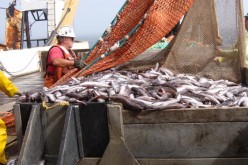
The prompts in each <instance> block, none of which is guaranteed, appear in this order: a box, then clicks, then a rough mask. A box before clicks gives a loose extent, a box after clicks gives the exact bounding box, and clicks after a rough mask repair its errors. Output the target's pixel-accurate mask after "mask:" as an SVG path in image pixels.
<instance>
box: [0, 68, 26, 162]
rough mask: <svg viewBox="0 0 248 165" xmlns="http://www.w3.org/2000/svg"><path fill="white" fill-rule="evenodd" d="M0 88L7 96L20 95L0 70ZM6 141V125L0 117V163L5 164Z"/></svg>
mask: <svg viewBox="0 0 248 165" xmlns="http://www.w3.org/2000/svg"><path fill="white" fill-rule="evenodd" d="M0 90H1V91H3V92H4V93H5V94H6V95H7V96H9V97H13V96H14V95H22V93H23V92H22V91H20V90H19V89H18V88H17V87H16V86H15V85H14V84H13V83H12V82H11V81H10V80H9V79H8V78H7V77H6V76H5V75H4V73H3V72H2V71H1V70H0ZM6 142H7V132H6V126H5V123H4V122H3V120H2V119H0V164H6V162H7V161H6V158H5V153H4V149H5V145H6Z"/></svg>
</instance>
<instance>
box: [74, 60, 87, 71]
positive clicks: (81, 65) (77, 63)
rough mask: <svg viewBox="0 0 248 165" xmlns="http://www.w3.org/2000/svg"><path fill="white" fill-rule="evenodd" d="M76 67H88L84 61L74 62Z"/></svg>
mask: <svg viewBox="0 0 248 165" xmlns="http://www.w3.org/2000/svg"><path fill="white" fill-rule="evenodd" d="M74 66H75V67H76V68H79V69H82V68H83V67H85V66H86V64H85V62H84V61H83V60H74Z"/></svg>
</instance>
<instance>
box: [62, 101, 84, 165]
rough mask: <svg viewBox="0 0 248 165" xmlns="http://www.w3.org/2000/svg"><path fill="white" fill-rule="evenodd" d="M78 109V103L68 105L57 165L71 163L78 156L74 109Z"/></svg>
mask: <svg viewBox="0 0 248 165" xmlns="http://www.w3.org/2000/svg"><path fill="white" fill-rule="evenodd" d="M78 109H79V106H78V105H74V106H73V105H72V106H69V107H68V110H67V113H66V119H65V122H64V123H65V124H64V131H63V135H62V139H61V144H60V149H59V156H58V161H57V165H63V164H66V165H73V164H75V163H76V162H77V161H78V160H79V158H80V153H79V146H78V137H77V129H76V121H75V110H78Z"/></svg>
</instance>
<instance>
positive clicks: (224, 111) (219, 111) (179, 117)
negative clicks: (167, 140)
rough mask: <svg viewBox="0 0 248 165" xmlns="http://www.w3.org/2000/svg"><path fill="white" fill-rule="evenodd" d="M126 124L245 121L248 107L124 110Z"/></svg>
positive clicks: (247, 119) (247, 115)
mask: <svg viewBox="0 0 248 165" xmlns="http://www.w3.org/2000/svg"><path fill="white" fill-rule="evenodd" d="M122 112H123V121H124V124H138V123H141V124H149V123H150V124H151V123H204V122H245V121H248V108H237V107H236V108H212V109H203V108H202V109H177V110H161V111H142V112H134V111H129V110H123V111H122Z"/></svg>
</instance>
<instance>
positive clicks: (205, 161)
mask: <svg viewBox="0 0 248 165" xmlns="http://www.w3.org/2000/svg"><path fill="white" fill-rule="evenodd" d="M137 160H138V162H139V163H140V164H141V165H246V164H248V159H247V158H199V159H152V158H151V159H149V158H147V159H142V158H140V159H137ZM99 161H100V158H82V159H81V160H80V161H79V162H78V163H76V165H97V164H98V162H99ZM109 165H111V163H109Z"/></svg>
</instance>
